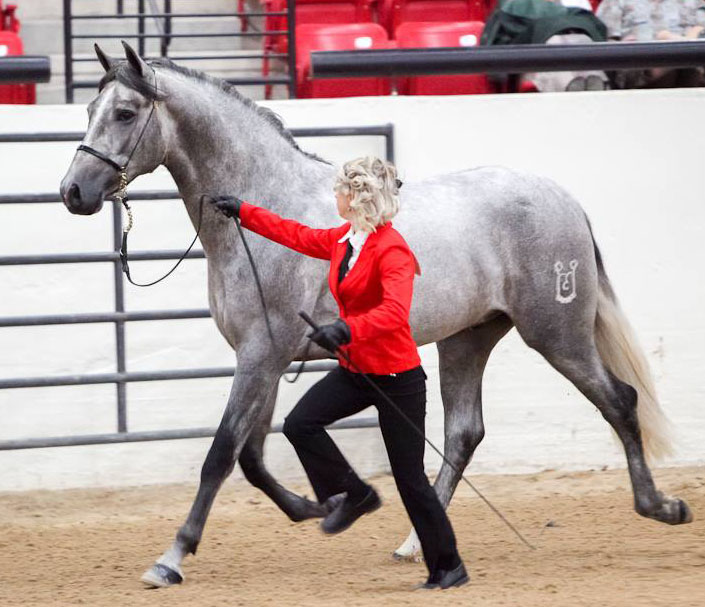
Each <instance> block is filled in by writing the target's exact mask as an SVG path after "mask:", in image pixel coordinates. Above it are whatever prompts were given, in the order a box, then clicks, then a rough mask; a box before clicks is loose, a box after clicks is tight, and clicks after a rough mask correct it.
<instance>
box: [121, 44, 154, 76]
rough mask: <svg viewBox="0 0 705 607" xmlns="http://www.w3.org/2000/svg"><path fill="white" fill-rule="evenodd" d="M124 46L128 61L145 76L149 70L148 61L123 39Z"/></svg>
mask: <svg viewBox="0 0 705 607" xmlns="http://www.w3.org/2000/svg"><path fill="white" fill-rule="evenodd" d="M120 42H122V46H123V48H124V49H125V57H127V62H128V63H129V64H130V65H131V66H132V67H133V68H134V69H135V71H136V72H137V73H138V74H139V75H140V76H144V74H145V72H146V71H147V67H148V66H147V63H146V62H145V61H144V59H142V58H141V57H140V56H139V55H138V54H137V53H136V52H135V49H133V48H132V47H131V46H130V45H129V44H127V42H125V41H124V40H121V41H120Z"/></svg>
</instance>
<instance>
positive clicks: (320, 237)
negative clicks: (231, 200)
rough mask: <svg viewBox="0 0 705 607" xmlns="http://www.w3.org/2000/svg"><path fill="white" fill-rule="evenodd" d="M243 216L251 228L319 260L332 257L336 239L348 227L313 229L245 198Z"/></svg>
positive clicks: (242, 207)
mask: <svg viewBox="0 0 705 607" xmlns="http://www.w3.org/2000/svg"><path fill="white" fill-rule="evenodd" d="M239 216H240V221H241V223H242V225H243V227H245V228H247V229H248V230H252V231H253V232H256V233H257V234H260V235H261V236H264V237H266V238H269V239H270V240H273V241H274V242H278V243H279V244H282V245H284V246H285V247H289V248H290V249H294V250H295V251H298V252H299V253H303V254H304V255H309V256H310V257H317V258H318V259H328V260H330V258H331V255H332V252H333V246H334V244H335V241H336V240H337V239H338V238H339V237H340V235H341V233H342V232H344V229H345V226H338V227H335V228H322V229H316V228H310V227H308V226H306V225H304V224H302V223H299V222H298V221H294V220H293V219H285V218H283V217H280V216H279V215H277V214H276V213H273V212H272V211H269V210H267V209H263V208H262V207H258V206H255V205H253V204H250V203H248V202H244V201H243V202H242V204H241V205H240V212H239Z"/></svg>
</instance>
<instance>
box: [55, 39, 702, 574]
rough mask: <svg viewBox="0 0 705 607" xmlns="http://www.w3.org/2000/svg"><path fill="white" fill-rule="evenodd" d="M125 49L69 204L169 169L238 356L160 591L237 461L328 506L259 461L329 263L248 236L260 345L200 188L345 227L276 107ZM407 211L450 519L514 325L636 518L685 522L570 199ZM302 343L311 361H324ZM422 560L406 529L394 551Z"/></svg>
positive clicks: (443, 188)
mask: <svg viewBox="0 0 705 607" xmlns="http://www.w3.org/2000/svg"><path fill="white" fill-rule="evenodd" d="M123 45H124V48H125V57H124V58H121V59H119V60H118V59H114V58H111V57H109V56H107V55H106V54H105V53H104V52H103V51H101V50H100V48H99V47H98V46H97V45H96V53H97V55H98V59H99V60H100V62H101V64H102V66H103V68H104V69H105V75H104V76H103V79H102V81H101V84H100V87H99V93H98V95H97V96H96V97H95V98H94V99H93V100H92V101H91V103H90V104H89V106H88V110H89V124H88V129H87V132H86V135H85V138H84V141H83V144H84V146H85V148H88V149H83V150H81V148H79V150H80V151H77V152H76V154H75V156H74V158H73V160H72V162H71V165H70V166H69V169H68V171H67V173H66V176H65V177H64V179H63V181H62V183H61V194H62V198H63V200H64V204H65V206H66V207H67V209H68V210H69V211H70V212H71V213H74V214H79V215H91V214H94V213H97V212H98V211H99V210H100V209H101V207H102V205H103V201H104V199H105V198H106V197H107V196H110V195H112V194H114V193H115V192H118V191H120V188H121V186H124V185H125V183H124V182H127V181H131V180H133V179H134V178H135V177H137V176H138V175H142V174H144V173H148V172H151V171H153V170H154V169H155V168H157V167H158V166H159V165H164V166H165V167H166V168H167V169H168V171H169V172H170V173H171V175H172V176H173V178H174V181H175V182H176V185H177V187H178V190H179V192H180V195H181V197H182V198H183V201H184V204H185V206H186V210H187V212H188V214H189V217H190V219H191V221H192V222H193V224H194V227H198V228H199V229H200V240H201V243H202V246H203V250H204V252H205V255H206V258H207V264H208V296H209V306H210V311H211V314H212V317H213V319H214V321H215V323H216V325H217V327H218V329H219V330H220V332H221V333H222V335H223V336H224V338H225V339H226V340H227V341H228V343H229V344H230V346H231V347H232V348H233V349H234V350H235V352H236V355H237V368H236V371H235V374H234V378H233V382H232V388H231V391H230V395H229V397H228V401H227V405H226V407H225V411H224V413H223V417H222V420H221V422H220V424H219V426H218V428H217V431H216V434H215V437H214V439H213V442H212V445H211V447H210V449H209V451H208V454H207V456H206V458H205V461H204V463H203V466H202V469H201V474H200V482H199V486H198V490H197V494H196V496H195V499H194V502H193V505H192V507H191V509H190V511H189V513H188V516H187V518H186V520H185V522H184V523H183V525H182V526H181V527H180V528H179V529H178V531H177V533H176V537H175V539H174V540H173V542H172V543H171V545H170V546H169V547H168V548H167V549H166V550H165V552H164V553H163V554H162V555H161V556H160V557H159V558H158V559H157V560H156V562H155V563H154V565H153V566H152V567H151V568H150V569H148V570H147V571H146V572H145V574H144V576H143V577H142V580H143V581H144V582H145V583H147V584H149V585H151V586H159V587H165V586H170V585H173V584H176V583H180V582H182V581H183V579H184V573H183V569H182V563H183V560H184V558H185V557H186V556H187V555H189V554H195V553H196V549H197V547H198V545H199V542H200V541H201V537H202V534H203V529H204V525H205V523H206V519H207V517H208V514H209V512H210V509H211V506H212V504H213V501H214V499H215V496H216V494H217V492H218V490H219V488H220V487H221V485H222V483H223V482H224V480H225V479H226V477H227V476H228V475H229V474H230V472H231V471H232V470H233V467H234V465H235V463H236V462H239V463H240V465H241V467H242V470H243V473H244V475H245V477H246V479H247V480H248V481H249V482H250V483H252V484H253V485H254V486H255V487H257V488H259V489H260V490H262V491H263V492H264V493H265V494H266V495H267V496H269V498H271V499H272V500H273V501H274V502H275V503H276V504H277V506H278V507H279V508H280V509H281V510H282V511H283V512H284V513H285V514H286V515H287V516H288V517H289V518H290V519H291V520H292V521H301V520H304V519H308V518H314V517H321V516H324V515H325V514H326V512H327V511H328V510H327V505H326V504H323V505H321V504H318V503H315V502H313V501H311V500H308V499H306V498H304V497H301V496H299V495H296V494H294V493H293V492H291V491H289V490H287V489H286V488H284V487H283V486H282V485H280V484H279V483H278V482H277V481H276V480H275V478H274V477H273V476H272V475H271V474H270V472H269V471H268V470H267V469H266V468H265V466H264V464H263V445H264V440H265V437H266V435H267V433H268V431H269V428H270V423H271V418H272V412H273V409H274V404H275V400H276V396H277V387H278V382H279V379H280V377H281V375H282V374H283V372H284V370H285V369H287V367H288V366H289V365H291V364H292V362H294V361H300V360H303V358H304V356H305V350H306V345H307V342H308V340H307V338H306V330H307V329H308V326H307V325H306V324H305V323H304V322H303V321H302V319H301V318H300V317H299V315H298V311H300V310H304V311H307V312H309V315H310V316H311V317H312V318H313V319H314V320H315V321H316V322H317V323H319V324H323V323H329V322H332V321H334V320H335V318H336V317H337V316H338V314H337V309H336V305H335V302H334V300H333V297H332V295H331V294H330V291H329V290H328V286H327V273H328V264H327V262H325V261H322V260H319V259H313V258H309V257H306V256H303V255H299V254H296V253H295V252H293V251H291V250H289V249H287V248H285V247H282V246H280V245H278V244H276V243H273V242H271V241H269V240H267V239H265V238H263V237H261V236H258V235H256V234H252V238H248V244H249V246H250V249H251V252H252V255H253V257H254V259H256V260H257V266H258V271H259V274H260V281H261V284H262V290H263V293H264V296H265V298H266V303H267V308H268V310H269V316H270V321H271V328H272V337H273V338H274V339H270V338H269V337H268V336H267V332H266V330H265V319H264V316H263V313H262V308H261V304H260V301H259V299H258V292H257V290H256V287H255V282H254V280H253V277H252V270H251V268H250V266H249V265H248V259H247V258H246V255H245V252H244V249H243V242H242V240H241V239H240V238H239V235H238V232H237V230H236V227H237V226H235V225H234V222H233V221H232V220H228V219H226V218H225V217H223V216H222V215H221V214H220V213H215V212H211V209H210V208H207V209H205V210H204V209H203V208H202V207H201V205H202V204H203V203H202V201H201V203H200V205H199V199H200V196H201V194H202V193H204V192H206V193H214V194H226V193H229V194H235V195H237V196H239V197H241V198H243V199H246V200H249V201H256V203H257V204H261V205H266V208H268V209H270V210H272V211H274V212H276V213H278V214H280V215H282V216H284V217H288V218H292V219H295V220H297V221H299V222H301V223H304V224H306V225H309V226H312V227H330V226H331V225H338V224H339V222H340V219H339V218H338V217H337V214H336V212H335V205H334V204H333V203H332V188H333V184H334V180H335V175H336V171H337V169H336V167H335V166H333V165H331V164H329V163H328V162H326V161H325V160H323V159H321V158H319V157H317V156H315V155H313V154H310V153H306V152H305V151H303V150H301V149H300V148H299V147H298V145H297V144H296V142H295V141H294V139H293V137H292V136H291V134H290V133H289V132H288V131H287V130H286V129H285V128H284V126H283V124H282V122H281V120H280V119H279V118H278V117H277V116H276V115H275V114H274V113H273V112H271V110H268V109H266V108H264V107H261V106H258V105H257V104H256V103H254V102H253V101H252V100H250V99H248V98H246V97H244V96H242V95H241V94H240V93H239V92H237V91H236V90H235V88H234V87H232V86H231V85H229V84H227V83H225V82H224V81H222V80H219V79H217V78H213V77H210V76H207V75H205V74H203V73H201V72H197V71H194V70H190V69H186V68H184V67H181V66H178V65H176V64H174V63H173V62H171V61H170V60H168V59H157V60H152V61H149V62H147V61H145V60H143V59H142V58H141V57H139V56H138V54H137V53H136V52H135V51H134V50H133V49H132V48H131V47H130V46H129V45H127V44H125V43H123ZM86 151H88V152H90V153H85V152H86ZM94 152H95V153H94ZM101 156H102V158H101ZM106 159H107V160H106ZM126 160H127V162H125V161H126ZM125 165H127V166H125ZM121 172H123V173H126V176H124V175H123V176H122V178H121V174H120V173H121ZM403 202H405V203H408V208H406V209H404V208H403V209H402V210H403V212H402V213H399V214H398V215H397V216H396V217H395V219H394V221H395V226H396V227H397V229H398V230H399V231H400V232H401V233H402V234H403V235H404V237H405V239H406V240H407V241H408V242H409V245H410V246H411V248H412V250H413V251H414V253H415V255H416V257H417V259H418V260H419V263H420V266H421V267H422V268H423V271H422V275H421V276H419V277H417V279H416V286H415V293H414V299H413V304H412V310H411V315H410V324H411V327H412V333H413V336H414V339H415V341H416V343H417V344H418V345H420V346H421V345H425V344H430V343H435V344H436V347H437V350H438V364H439V374H440V385H441V396H442V402H443V408H444V424H445V426H444V436H445V443H444V453H445V456H446V458H447V460H448V462H451V463H452V465H448V463H447V462H444V463H443V465H442V467H441V469H440V471H439V473H438V475H437V477H436V479H435V483H434V487H435V489H436V492H437V494H438V496H439V498H440V500H441V502H442V504H443V505H444V507H447V505H448V503H449V502H450V499H451V496H452V495H453V492H454V490H455V488H456V485H457V484H458V482H459V480H460V475H461V473H462V471H463V470H464V469H465V468H466V466H467V465H468V464H469V462H470V460H471V458H472V455H473V452H474V451H475V449H476V448H477V446H478V445H479V444H480V442H481V441H482V439H483V436H484V425H483V419H482V398H481V393H482V390H481V388H482V378H483V372H484V369H485V365H486V363H487V360H488V357H489V355H490V353H491V352H492V350H493V348H494V347H495V346H496V345H497V343H498V342H499V341H500V340H501V339H502V338H503V337H504V336H505V335H506V334H507V332H508V331H509V330H510V329H511V328H513V327H515V328H516V330H517V331H518V333H519V335H520V336H521V338H522V339H523V341H524V342H525V343H526V345H527V346H529V347H530V348H532V349H534V350H536V351H537V352H538V353H540V354H541V355H542V356H543V357H544V358H545V359H546V361H548V363H549V364H550V365H551V366H553V367H554V368H555V369H556V370H557V371H558V372H559V373H561V374H562V375H564V376H565V377H566V378H567V379H568V380H570V381H571V382H572V383H573V385H575V386H576V388H577V389H578V390H580V392H581V393H582V394H584V395H585V396H586V397H587V399H588V400H589V401H590V402H592V403H593V404H594V405H595V407H597V409H598V410H599V411H600V413H601V414H602V416H603V417H604V418H605V420H606V421H607V422H608V424H609V425H610V426H611V427H612V429H613V430H614V433H615V434H616V436H617V437H618V438H619V439H620V440H621V443H622V444H623V447H624V451H625V454H626V459H627V465H628V469H629V474H630V478H631V483H632V488H633V493H634V509H635V510H636V512H637V513H638V514H640V515H642V516H644V517H648V518H651V519H655V520H657V521H661V522H664V523H669V524H680V523H687V522H690V521H691V520H692V515H691V512H690V509H689V507H688V505H687V504H686V503H685V502H684V501H683V500H681V499H678V498H676V497H670V496H667V495H664V494H663V493H662V492H660V491H659V490H657V488H656V486H655V484H654V481H653V478H652V475H651V472H650V469H649V463H650V458H651V457H658V456H660V455H663V454H665V453H667V452H668V450H669V449H670V442H669V434H668V431H667V428H668V425H667V419H666V418H665V415H664V414H663V412H662V410H661V408H660V406H659V403H658V400H657V397H656V392H655V389H654V383H653V379H652V377H651V374H650V371H649V367H648V363H647V361H646V358H645V356H644V354H643V352H642V350H641V349H640V346H639V344H638V341H637V339H636V336H635V334H634V331H633V329H632V328H631V326H630V324H629V322H628V320H627V319H626V317H625V315H624V313H623V311H622V310H621V308H620V305H619V302H618V300H617V297H616V295H615V292H614V290H613V288H612V285H611V283H610V280H609V279H608V276H607V273H606V270H605V267H604V264H603V261H602V257H601V254H600V251H599V248H598V246H597V244H596V242H595V238H594V236H593V231H592V227H591V225H590V221H589V219H588V217H587V215H586V213H585V211H584V210H583V209H582V207H581V206H580V205H579V203H578V202H577V201H576V200H574V199H573V198H572V197H571V196H570V195H569V194H568V193H567V192H566V191H565V190H563V189H562V188H561V187H560V186H558V185H557V184H556V183H555V182H553V181H552V180H550V179H548V178H544V177H539V176H535V175H532V174H528V173H523V172H519V171H515V170H511V169H508V168H503V167H496V166H490V167H479V168H473V169H468V170H464V171H460V172H455V173H452V174H446V175H441V176H437V177H433V178H430V179H426V180H423V181H419V182H409V183H405V185H404V192H403ZM431 208H432V210H433V212H429V209H431ZM309 346H310V350H309V352H308V355H307V360H318V359H324V358H330V354H329V353H328V352H327V351H325V350H323V349H322V348H320V347H319V346H317V345H315V344H313V343H311V344H309ZM647 458H649V459H647ZM418 552H419V543H418V539H417V538H416V537H415V534H414V532H413V530H412V532H411V533H410V535H409V537H408V538H407V540H406V541H405V542H404V543H403V544H402V545H401V546H400V547H399V548H398V549H397V551H396V553H395V555H396V556H397V557H403V558H407V557H412V556H413V555H414V554H417V553H418Z"/></svg>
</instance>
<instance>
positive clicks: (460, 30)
mask: <svg viewBox="0 0 705 607" xmlns="http://www.w3.org/2000/svg"><path fill="white" fill-rule="evenodd" d="M484 26H485V24H484V23H482V22H481V21H461V22H458V23H434V22H428V21H425V22H421V23H402V24H401V25H400V26H399V27H398V28H397V36H396V38H397V40H396V42H397V46H398V47H399V48H438V47H462V46H477V45H478V43H479V41H480V36H481V35H482V29H483V28H484ZM399 92H400V93H402V94H407V95H475V94H478V93H492V92H493V90H492V88H491V86H490V83H489V81H488V80H487V76H485V75H484V74H473V75H464V74H458V75H452V76H413V77H411V78H406V79H404V80H402V81H400V83H399Z"/></svg>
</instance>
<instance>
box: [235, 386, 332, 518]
mask: <svg viewBox="0 0 705 607" xmlns="http://www.w3.org/2000/svg"><path fill="white" fill-rule="evenodd" d="M278 390H279V386H278V384H277V385H275V387H274V389H273V390H272V392H271V394H270V395H269V398H268V400H267V404H266V406H265V408H264V410H263V411H262V416H261V417H260V419H259V420H258V421H257V423H256V425H255V427H254V428H253V429H252V432H250V435H249V436H248V438H247V441H246V442H245V444H244V445H243V448H242V451H241V453H240V458H239V460H238V461H239V463H240V467H241V468H242V472H243V474H244V475H245V478H246V479H247V480H248V481H249V482H250V483H251V484H252V485H253V486H254V487H257V489H260V490H261V491H262V492H264V493H265V494H266V495H267V497H269V499H271V500H272V501H273V502H274V503H275V504H276V505H277V506H279V508H280V509H281V511H282V512H284V514H286V515H287V516H288V517H289V519H291V520H292V521H294V522H299V521H304V520H306V519H310V518H318V517H322V516H325V515H326V514H328V512H330V510H331V508H332V507H333V506H334V505H335V504H336V503H337V502H336V500H335V498H330V499H329V500H328V501H327V502H326V503H325V504H319V503H318V502H314V501H312V500H309V499H306V498H305V497H301V496H299V495H296V494H295V493H292V492H291V491H289V490H288V489H286V488H285V487H283V486H282V485H280V484H279V483H278V482H277V480H276V479H275V478H274V477H273V476H272V475H271V474H270V473H269V471H268V470H267V468H266V467H265V465H264V441H265V439H266V438H267V434H268V433H269V430H270V428H271V423H272V413H273V412H274V405H275V403H276V400H277V392H278Z"/></svg>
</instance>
